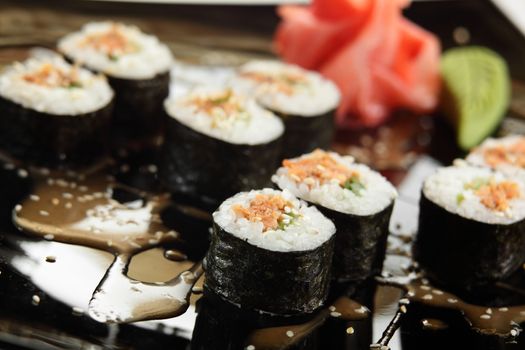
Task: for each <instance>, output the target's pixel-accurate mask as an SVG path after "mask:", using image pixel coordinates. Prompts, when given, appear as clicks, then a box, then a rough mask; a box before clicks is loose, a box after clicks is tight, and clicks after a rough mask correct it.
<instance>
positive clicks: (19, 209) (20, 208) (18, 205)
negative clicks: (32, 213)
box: [15, 204, 22, 213]
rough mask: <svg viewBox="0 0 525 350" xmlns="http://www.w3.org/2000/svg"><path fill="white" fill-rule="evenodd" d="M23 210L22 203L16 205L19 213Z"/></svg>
mask: <svg viewBox="0 0 525 350" xmlns="http://www.w3.org/2000/svg"><path fill="white" fill-rule="evenodd" d="M21 210H22V206H21V205H20V204H17V205H15V211H16V212H17V213H18V212H20V211H21Z"/></svg>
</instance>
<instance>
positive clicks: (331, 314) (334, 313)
mask: <svg viewBox="0 0 525 350" xmlns="http://www.w3.org/2000/svg"><path fill="white" fill-rule="evenodd" d="M330 316H332V317H341V313H340V312H337V311H332V312H330Z"/></svg>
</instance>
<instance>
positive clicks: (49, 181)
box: [47, 179, 55, 186]
mask: <svg viewBox="0 0 525 350" xmlns="http://www.w3.org/2000/svg"><path fill="white" fill-rule="evenodd" d="M47 184H48V185H49V186H53V185H54V184H55V180H53V179H47Z"/></svg>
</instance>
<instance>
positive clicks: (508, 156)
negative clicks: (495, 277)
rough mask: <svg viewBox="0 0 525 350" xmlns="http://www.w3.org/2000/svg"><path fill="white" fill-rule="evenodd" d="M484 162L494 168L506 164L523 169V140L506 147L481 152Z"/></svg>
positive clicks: (524, 143) (524, 161)
mask: <svg viewBox="0 0 525 350" xmlns="http://www.w3.org/2000/svg"><path fill="white" fill-rule="evenodd" d="M483 157H484V158H485V162H486V163H487V164H488V165H490V166H492V167H495V166H497V165H499V164H501V163H506V164H510V165H514V166H518V167H520V168H525V140H519V141H517V142H515V143H513V144H511V145H508V146H496V147H491V148H487V149H486V150H484V151H483Z"/></svg>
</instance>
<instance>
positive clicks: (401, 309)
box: [399, 305, 407, 314]
mask: <svg viewBox="0 0 525 350" xmlns="http://www.w3.org/2000/svg"><path fill="white" fill-rule="evenodd" d="M399 311H401V312H402V313H404V314H406V313H407V307H406V306H405V305H401V307H400V308H399Z"/></svg>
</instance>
